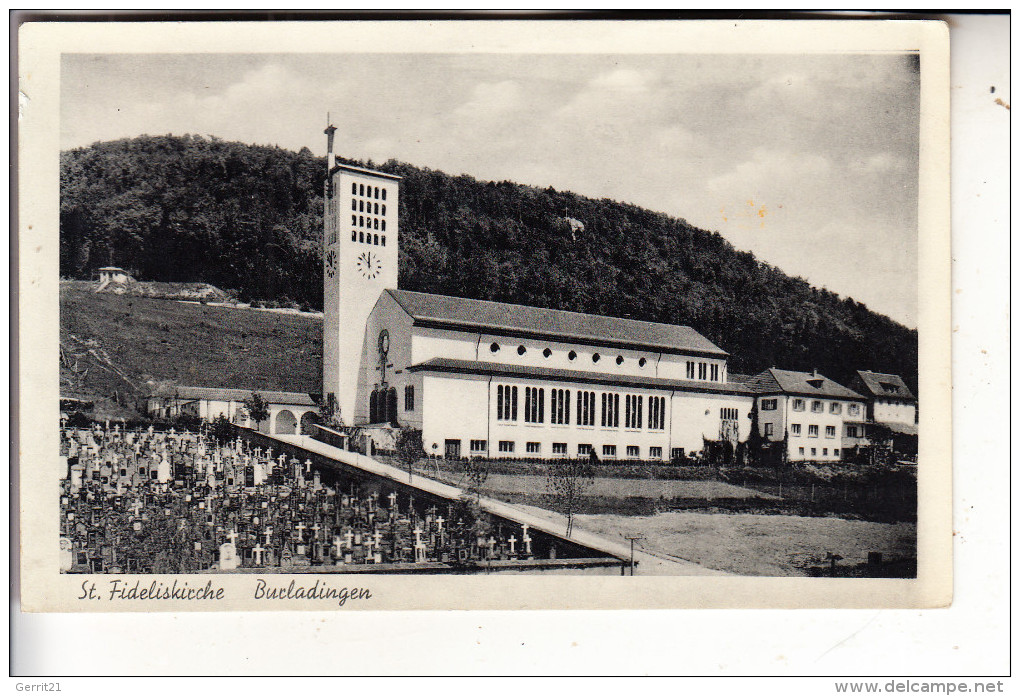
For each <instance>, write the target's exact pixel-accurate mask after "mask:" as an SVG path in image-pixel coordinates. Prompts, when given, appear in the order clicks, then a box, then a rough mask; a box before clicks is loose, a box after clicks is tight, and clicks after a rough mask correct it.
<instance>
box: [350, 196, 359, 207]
mask: <svg viewBox="0 0 1020 696" xmlns="http://www.w3.org/2000/svg"><path fill="white" fill-rule="evenodd" d="M357 209H358V201H357V200H355V199H353V198H352V199H351V210H357Z"/></svg>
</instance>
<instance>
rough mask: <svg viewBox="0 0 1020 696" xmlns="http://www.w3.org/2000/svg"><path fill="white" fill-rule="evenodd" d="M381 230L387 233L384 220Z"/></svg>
mask: <svg viewBox="0 0 1020 696" xmlns="http://www.w3.org/2000/svg"><path fill="white" fill-rule="evenodd" d="M380 229H381V230H382V231H383V232H385V231H386V221H385V220H383V221H382V227H381V228H380Z"/></svg>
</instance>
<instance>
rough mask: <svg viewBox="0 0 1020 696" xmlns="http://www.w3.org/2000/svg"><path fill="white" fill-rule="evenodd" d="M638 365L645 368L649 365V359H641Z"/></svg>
mask: <svg viewBox="0 0 1020 696" xmlns="http://www.w3.org/2000/svg"><path fill="white" fill-rule="evenodd" d="M637 364H638V367H644V366H645V365H646V364H648V359H647V358H641V359H640V360H638V361H637Z"/></svg>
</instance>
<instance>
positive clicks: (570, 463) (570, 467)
mask: <svg viewBox="0 0 1020 696" xmlns="http://www.w3.org/2000/svg"><path fill="white" fill-rule="evenodd" d="M594 483H595V468H594V467H593V466H592V462H591V460H590V459H585V458H578V459H567V460H565V461H563V462H562V463H560V462H556V463H552V464H549V466H548V469H547V471H546V489H547V490H548V491H549V492H550V493H551V494H552V495H553V496H554V497H555V498H556V500H557V502H558V503H559V507H560V508H561V509H562V510H563V512H564V514H566V516H567V537H570V534H571V532H572V531H573V529H574V512H575V511H576V510H577V506H578V503H579V502H580V499H581V497H582V496H583V495H584V494H585V492H586V491H587V490H588V489H589V488H590V487H591V486H592V484H594Z"/></svg>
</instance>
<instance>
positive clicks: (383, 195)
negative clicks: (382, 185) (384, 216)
mask: <svg viewBox="0 0 1020 696" xmlns="http://www.w3.org/2000/svg"><path fill="white" fill-rule="evenodd" d="M382 199H383V200H386V189H383V190H382Z"/></svg>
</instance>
